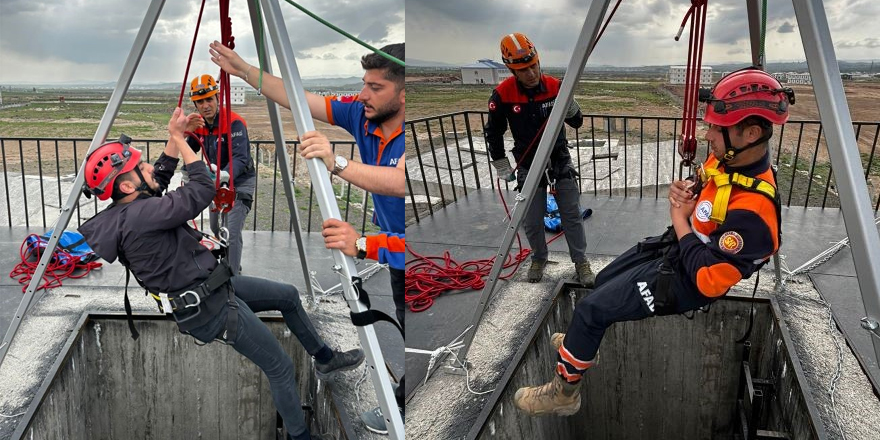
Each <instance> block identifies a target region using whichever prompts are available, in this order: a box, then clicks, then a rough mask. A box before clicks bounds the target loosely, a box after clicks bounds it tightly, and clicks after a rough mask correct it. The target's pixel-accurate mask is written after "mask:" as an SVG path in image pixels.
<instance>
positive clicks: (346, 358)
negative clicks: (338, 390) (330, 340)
mask: <svg viewBox="0 0 880 440" xmlns="http://www.w3.org/2000/svg"><path fill="white" fill-rule="evenodd" d="M363 361H364V351H363V350H361V349H360V348H353V349H351V350H348V351H338V350H333V357H332V358H330V361H328V362H327V363H326V364H322V363H320V362H317V361H316V362H315V373H316V374H317V375H318V379H321V380H328V379H331V378H333V377H334V376H335V375H336V373H339V372H341V371H348V370H354V369H355V368H357V367H358V365H360V364H361V363H362V362H363Z"/></svg>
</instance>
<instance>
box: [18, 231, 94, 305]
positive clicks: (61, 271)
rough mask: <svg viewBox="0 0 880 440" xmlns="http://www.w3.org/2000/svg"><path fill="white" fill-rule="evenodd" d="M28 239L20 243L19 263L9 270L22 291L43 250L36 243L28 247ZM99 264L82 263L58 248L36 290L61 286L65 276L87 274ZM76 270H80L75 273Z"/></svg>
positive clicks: (82, 275) (77, 258) (37, 238)
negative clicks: (41, 282)
mask: <svg viewBox="0 0 880 440" xmlns="http://www.w3.org/2000/svg"><path fill="white" fill-rule="evenodd" d="M32 237H33V238H35V239H36V240H39V238H40V237H39V236H38V235H36V234H31V235H29V236H28V237H27V238H28V239H29V238H32ZM28 239H25V241H24V242H22V244H21V248H19V252H18V254H19V256H20V257H21V263H18V264H16V265H15V267H14V268H13V269H12V271H11V272H9V276H10V277H11V278H15V280H16V281H18V282H19V284H21V285H22V286H21V291H22V293H24V292H25V291H26V290H27V286H28V284H30V282H31V278H33V276H34V273H35V272H36V270H37V266H38V265H39V264H40V258H42V256H43V251H44V250H45V248H43V247H41V246H38V245H35V246H33V247H29V246H28V245H27V244H28ZM101 266H102V264H101V263H99V262H97V261H92V262H87V263H84V262H82V261H81V260H80V258H79V257H74V256H72V255H70V254H69V253H67V252H65V251H63V250H61V249H60V248H58V249H57V250H56V251H55V255H54V256H53V258H52V259H51V260H49V264H48V265H47V266H46V272H44V273H43V284H42V285H40V286H39V287H37V289H36V290H40V289H54V288H56V287H61V281H62V280H64V279H65V278H82V277H84V276H86V275H88V274H89V272H91V271H92V269H97V268H99V267H101ZM77 271H82V272H79V273H77Z"/></svg>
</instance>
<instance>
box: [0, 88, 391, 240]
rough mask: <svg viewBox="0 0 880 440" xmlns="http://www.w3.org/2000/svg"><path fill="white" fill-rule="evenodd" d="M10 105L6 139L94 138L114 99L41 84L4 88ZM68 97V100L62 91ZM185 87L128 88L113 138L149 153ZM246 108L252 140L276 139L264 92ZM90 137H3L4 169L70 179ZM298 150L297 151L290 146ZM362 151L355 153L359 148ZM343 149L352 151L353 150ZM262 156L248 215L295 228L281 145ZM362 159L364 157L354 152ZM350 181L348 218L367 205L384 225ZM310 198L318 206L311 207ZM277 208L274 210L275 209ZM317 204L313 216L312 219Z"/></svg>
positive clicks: (337, 133) (300, 173)
mask: <svg viewBox="0 0 880 440" xmlns="http://www.w3.org/2000/svg"><path fill="white" fill-rule="evenodd" d="M2 93H3V105H4V106H3V107H2V108H0V138H17V137H18V138H21V137H24V138H50V139H52V138H83V139H90V138H91V137H92V136H93V135H94V134H95V130H96V129H97V127H98V124H99V122H100V120H101V117H102V116H103V114H104V111H105V108H106V106H107V104H106V102H107V100H108V99H109V98H110V94H111V91H110V90H79V89H77V90H64V89H39V91H38V92H36V93H35V92H33V91H32V90H21V89H19V90H15V91H12V92H10V91H8V90H3V92H2ZM62 96H63V97H64V102H61V100H60V97H62ZM178 96H179V92H177V91H169V90H131V91H129V92H128V93H127V94H126V97H125V100H124V102H123V104H122V105H121V106H120V109H119V114H118V115H117V117H116V119H115V121H114V123H113V126H112V127H111V129H110V133H109V135H108V139H115V138H118V137H119V135H120V134H122V133H124V134H126V135H128V136H130V137H132V138H133V139H134V143H133V145H134V146H135V147H137V148H140V149H142V150H143V151H144V152H145V153H146V152H147V150H146V145H145V144H144V143H143V140H145V139H157V140H161V139H165V138H166V137H167V128H166V127H167V124H168V118H169V115H170V114H171V112H172V110H173V109H174V107H175V106H176V105H177V99H178ZM184 106H185V110H186V111H187V112H190V111H193V108H192V105H191V104H190V103H189V100H188V98H185V102H184ZM235 111H236V112H238V113H240V114H242V116H243V117H245V118H246V120H247V123H248V129H249V132H250V133H249V134H250V136H251V139H252V140H255V139H262V140H268V139H271V129H270V128H269V127H270V122H269V118H268V112H267V110H266V104H265V99H264V98H257V97H256V96H255V95H254V96H249V97H248V103H247V104H246V105H244V106H239V108H236V109H235ZM282 120H283V123H284V125H285V127H287V130H286V131H285V137H286V138H287V139H294V138H295V136H296V132H295V130H291V129H290V127H291V126H292V125H293V121H292V119H291V115H290V113H289V112H287V113H286V114H282ZM316 125H317V126H318V129H320V130H322V131H325V132H326V133H327V134H328V137H329V138H330V139H331V140H338V141H350V140H351V136H350V135H348V133H346V132H344V131H343V130H341V129H338V128H335V127H329V126H327V125H326V124H323V123H318V124H316ZM88 147H89V142H88V141H82V142H76V143H75V144H74V142H71V141H60V142H55V141H51V140H50V141H41V142H36V141H31V140H24V141H18V140H5V141H3V142H2V163H0V166H2V168H3V169H4V170H7V169H8V171H9V172H12V173H22V174H25V175H41V174H42V175H43V176H46V177H52V178H56V177H57V178H63V177H64V176H70V175H73V174H75V173H76V171H77V170H78V168H79V165H80V161H81V160H82V159H83V156H84V155H85V153H86V151H88ZM163 148H164V142H161V141H160V142H155V143H151V144H150V146H149V159H150V160H155V159H156V158H157V157H158V156H159V154H160V153H161V151H162V149H163ZM289 153H291V154H293V152H292V151H291V152H289ZM355 153H356V152H355ZM339 154H344V155H346V156H347V155H348V150H345V151H340V152H339ZM260 155H261V156H262V157H263V160H262V163H260V165H259V166H258V187H257V195H256V199H257V201H256V208H255V209H254V210H252V211H251V213H250V214H249V216H248V219H247V222H246V225H245V227H246V229H256V230H261V231H265V230H273V228H274V230H284V231H286V230H287V229H288V224H289V222H290V210H289V208H288V205H287V199H286V197H285V195H284V187H283V183H282V180H281V173H280V171H279V170H278V169H277V166H276V164H275V152H274V146H272V145H265V144H264V145H262V146H261V147H260ZM355 157H356V158H357V157H358V156H357V155H355ZM298 162H299V163H298V164H297V167H296V170H294V173H295V186H294V190H295V193H296V199H297V206H298V209H299V210H300V223H301V225H302V227H303V229H305V230H308V229H311V230H312V231H319V230H320V229H321V214H320V210H319V208H318V204H317V199H316V198H315V197H311V198H310V196H309V189H308V188H309V184H310V181H309V176H308V173H307V171H306V167H305V165H304V164H303V163H302V161H301V160H300V161H298ZM343 183H344V181H341V180H339V179H338V178H334V185H333V187H334V190H335V194H336V196H337V202H338V206H339V209H340V212H341V213H342V216H343V218H347V219H348V220H349V221H350V222H352V223H353V224H354V225H355V226H356V227H357V228H358V229H360V228H361V225H362V223H363V221H362V219H363V218H364V211H365V210H366V212H367V215H366V222H365V225H364V228H365V231H367V232H373V231H377V230H378V228H377V227H375V226H374V225H372V223H370V215H371V213H372V200H371V198H368V199H367V204H366V206H363V203H362V202H363V192H362V191H360V190H359V189H356V188H351V189H349V188H348V185H347V184H345V185H344V184H343ZM310 199H311V207H310ZM273 207H274V209H273ZM309 209H311V219H309V215H308V213H309Z"/></svg>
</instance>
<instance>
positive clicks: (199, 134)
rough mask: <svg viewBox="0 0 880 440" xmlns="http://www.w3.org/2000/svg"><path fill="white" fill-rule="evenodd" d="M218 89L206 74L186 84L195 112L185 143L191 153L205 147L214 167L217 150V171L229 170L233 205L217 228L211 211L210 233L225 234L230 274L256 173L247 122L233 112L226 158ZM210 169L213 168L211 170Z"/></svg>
mask: <svg viewBox="0 0 880 440" xmlns="http://www.w3.org/2000/svg"><path fill="white" fill-rule="evenodd" d="M218 93H220V88H219V86H218V85H217V81H215V80H214V77H213V76H211V75H208V74H204V75H199V76H197V77H195V78H193V80H192V83H191V84H190V94H189V96H190V99H192V102H193V105H194V106H195V107H196V110H198V113H197V114H195V113H194V114H193V117H192V118H191V119H190V121H189V124H188V125H187V127H186V128H187V131H189V132H192V133H194V134H195V136H194V137H193V136H188V137H187V143H189V145H190V147H192V148H193V150H194V151H196V152H198V150H199V148H200V147H201V146H204V148H205V157H206V158H207V160H208V162H209V163H210V164H212V165H216V164H217V149H218V145H219V149H220V172H221V173H222V172H226V174H228V173H229V168H230V166H231V167H232V172H233V175H232V176H229V177H230V178H231V179H232V184H233V186H234V188H235V199H236V200H235V203H234V204H233V206H232V209H231V210H229V212H228V213H227V214H226V224H225V225H221V224H220V223H221V216H220V215H218V213H217V212H213V211H212V212H211V214H210V220H211V232H213V233H214V235H215V236H217V235H218V233H219V232H220V228H221V226H225V227H226V229H227V230H228V231H229V238H228V241H229V248H228V252H229V256H228V258H229V265H230V266H231V267H232V271H233V272H234V273H238V272H239V271H240V270H241V248H242V245H243V240H242V237H241V231H242V229H244V221H245V218H246V217H247V215H248V213H249V212H250V211H251V206H252V205H253V201H254V191H255V189H256V186H257V172H256V168H255V167H254V161H253V159H252V158H251V145H250V140H249V139H248V132H247V123H246V122H245V120H244V118H242V117H241V116H239V115H238V114H237V113H235V112H231V113H232V121H231V122H232V124H231V128H230V133H231V136H230V137H231V138H232V159H231V160H230V158H229V150H228V147H227V139H225V138H224V139H223V140H222V141H221V142H218V139H220V130H221V127H220V113H219V112H220V111H222V110H223V109H221V108H220V106H219V102H220V101H219V99H218V98H217V94H218ZM212 169H213V168H212Z"/></svg>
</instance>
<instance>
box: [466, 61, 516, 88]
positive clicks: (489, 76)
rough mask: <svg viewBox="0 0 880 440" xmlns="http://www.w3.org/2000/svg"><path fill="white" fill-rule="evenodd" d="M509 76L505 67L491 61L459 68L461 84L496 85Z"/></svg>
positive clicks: (510, 74) (478, 62) (508, 71)
mask: <svg viewBox="0 0 880 440" xmlns="http://www.w3.org/2000/svg"><path fill="white" fill-rule="evenodd" d="M510 76H513V74H512V73H510V70H509V69H508V68H507V66H505V65H504V64H501V63H498V62H495V61H492V60H477V62H476V63H474V64H468V65H466V66H461V83H462V84H498V83H500V82H501V81H504V80H505V79H506V78H508V77H510Z"/></svg>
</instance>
